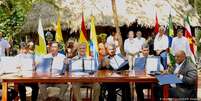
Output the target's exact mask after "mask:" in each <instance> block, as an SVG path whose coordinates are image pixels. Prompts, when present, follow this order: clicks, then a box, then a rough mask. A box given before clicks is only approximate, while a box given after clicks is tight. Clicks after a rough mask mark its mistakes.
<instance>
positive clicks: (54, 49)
mask: <svg viewBox="0 0 201 101" xmlns="http://www.w3.org/2000/svg"><path fill="white" fill-rule="evenodd" d="M58 50H59V46H58V43H57V42H53V43H52V45H51V53H49V54H48V55H47V57H52V58H53V62H52V73H59V74H60V73H61V72H62V70H63V66H64V64H67V62H66V60H65V58H66V57H65V55H63V54H60V53H58ZM50 86H55V87H58V88H60V94H59V97H60V99H62V100H63V99H65V98H64V95H65V93H66V91H67V87H68V85H67V84H40V85H39V88H40V97H42V100H45V99H46V98H47V97H48V93H47V88H48V87H50Z"/></svg>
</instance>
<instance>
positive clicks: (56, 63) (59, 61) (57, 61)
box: [47, 53, 66, 72]
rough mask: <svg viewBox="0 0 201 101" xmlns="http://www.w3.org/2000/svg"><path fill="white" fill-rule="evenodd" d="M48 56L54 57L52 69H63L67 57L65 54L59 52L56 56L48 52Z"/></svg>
mask: <svg viewBox="0 0 201 101" xmlns="http://www.w3.org/2000/svg"><path fill="white" fill-rule="evenodd" d="M47 57H52V58H53V62H52V71H53V72H54V71H55V72H56V71H58V70H62V68H63V65H64V59H65V58H66V56H65V55H63V54H61V53H58V54H57V55H56V56H52V54H48V55H47Z"/></svg>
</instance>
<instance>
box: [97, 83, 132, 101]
mask: <svg viewBox="0 0 201 101" xmlns="http://www.w3.org/2000/svg"><path fill="white" fill-rule="evenodd" d="M101 87H102V88H104V90H106V91H107V92H108V95H107V98H106V99H107V101H116V100H117V93H118V92H117V90H118V89H119V90H121V91H122V101H131V91H130V85H129V83H104V84H102V86H101Z"/></svg>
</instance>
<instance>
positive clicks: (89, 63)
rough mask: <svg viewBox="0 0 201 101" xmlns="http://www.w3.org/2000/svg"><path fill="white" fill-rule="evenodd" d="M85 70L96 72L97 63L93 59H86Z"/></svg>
mask: <svg viewBox="0 0 201 101" xmlns="http://www.w3.org/2000/svg"><path fill="white" fill-rule="evenodd" d="M84 69H85V70H87V71H90V70H92V71H94V70H95V63H94V60H92V59H85V60H84Z"/></svg>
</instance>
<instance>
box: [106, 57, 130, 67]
mask: <svg viewBox="0 0 201 101" xmlns="http://www.w3.org/2000/svg"><path fill="white" fill-rule="evenodd" d="M126 64H128V61H126V60H125V59H124V58H123V57H122V56H121V55H119V54H117V55H115V56H114V57H113V58H111V59H110V65H111V66H112V68H113V69H114V70H119V69H120V68H122V67H123V66H125V65H126Z"/></svg>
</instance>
